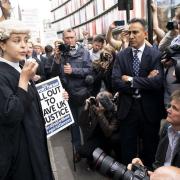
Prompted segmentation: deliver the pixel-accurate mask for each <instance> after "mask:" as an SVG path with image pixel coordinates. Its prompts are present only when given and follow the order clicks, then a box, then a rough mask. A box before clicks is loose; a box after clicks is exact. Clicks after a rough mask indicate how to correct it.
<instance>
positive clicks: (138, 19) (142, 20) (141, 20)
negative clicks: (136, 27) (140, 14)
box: [129, 18, 147, 29]
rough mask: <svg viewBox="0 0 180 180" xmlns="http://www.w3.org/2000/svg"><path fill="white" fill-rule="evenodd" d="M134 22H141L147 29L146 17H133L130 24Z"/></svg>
mask: <svg viewBox="0 0 180 180" xmlns="http://www.w3.org/2000/svg"><path fill="white" fill-rule="evenodd" d="M132 23H140V24H141V25H142V26H143V27H144V28H145V29H146V24H147V23H146V21H145V20H144V19H141V18H133V19H131V20H130V21H129V24H132Z"/></svg>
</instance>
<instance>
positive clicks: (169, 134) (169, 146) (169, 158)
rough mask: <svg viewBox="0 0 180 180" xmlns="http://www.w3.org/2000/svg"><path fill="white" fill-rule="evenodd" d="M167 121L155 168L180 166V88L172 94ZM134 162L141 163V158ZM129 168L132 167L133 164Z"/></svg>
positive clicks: (157, 152) (133, 162)
mask: <svg viewBox="0 0 180 180" xmlns="http://www.w3.org/2000/svg"><path fill="white" fill-rule="evenodd" d="M167 113H168V115H167V119H166V120H167V122H168V124H165V126H164V129H163V130H162V133H161V139H160V142H159V145H158V149H157V151H156V157H155V162H154V163H153V168H154V169H157V168H158V167H161V166H175V167H180V133H179V132H180V90H177V91H175V92H174V93H173V94H172V96H171V103H170V107H169V108H168V109H167ZM132 164H141V165H143V163H142V161H141V160H140V159H139V158H135V159H133V160H132ZM132 164H129V165H128V169H131V165H132Z"/></svg>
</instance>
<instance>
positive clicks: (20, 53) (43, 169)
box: [0, 20, 54, 180]
mask: <svg viewBox="0 0 180 180" xmlns="http://www.w3.org/2000/svg"><path fill="white" fill-rule="evenodd" d="M28 36H29V30H28V29H26V28H25V27H24V26H23V25H22V24H21V22H20V21H17V22H16V21H15V20H5V21H3V22H1V23H0V50H1V58H0V180H53V179H54V178H53V174H52V169H51V165H50V159H49V154H48V148H47V139H46V131H45V121H44V118H43V114H42V110H41V105H40V101H39V96H38V93H37V91H36V88H35V86H34V82H33V81H32V80H31V79H32V78H33V76H34V75H35V74H36V70H37V67H38V64H37V63H36V61H33V60H32V61H28V62H26V63H25V65H24V67H23V68H22V69H21V68H19V61H20V60H22V59H25V55H26V51H27V40H28Z"/></svg>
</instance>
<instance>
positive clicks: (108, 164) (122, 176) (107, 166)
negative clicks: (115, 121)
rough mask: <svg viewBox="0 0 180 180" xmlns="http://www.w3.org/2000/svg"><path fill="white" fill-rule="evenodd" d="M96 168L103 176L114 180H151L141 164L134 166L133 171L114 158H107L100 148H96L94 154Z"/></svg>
mask: <svg viewBox="0 0 180 180" xmlns="http://www.w3.org/2000/svg"><path fill="white" fill-rule="evenodd" d="M93 159H94V164H95V168H96V169H98V170H99V171H100V172H101V173H102V174H103V175H106V176H109V177H111V178H113V180H149V179H150V178H149V176H148V170H147V168H146V167H144V166H141V165H139V164H134V165H132V170H128V169H127V167H126V166H125V165H123V164H120V163H119V162H117V161H115V160H114V159H113V158H112V157H110V156H107V155H106V154H105V153H104V151H103V150H102V149H100V148H96V149H95V150H94V152H93Z"/></svg>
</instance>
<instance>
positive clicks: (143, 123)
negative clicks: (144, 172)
mask: <svg viewBox="0 0 180 180" xmlns="http://www.w3.org/2000/svg"><path fill="white" fill-rule="evenodd" d="M149 111H150V110H149ZM159 127H160V122H157V123H156V124H152V123H150V122H149V121H148V120H147V117H146V115H145V114H144V112H143V108H142V105H141V100H140V99H134V102H133V105H132V107H131V109H130V112H129V114H128V116H127V118H126V119H123V120H121V125H120V139H121V140H120V143H121V144H120V146H121V163H123V164H125V165H127V164H129V163H131V161H132V159H133V158H135V157H139V158H141V159H142V160H143V162H144V164H145V165H146V166H148V167H151V166H152V163H153V162H154V160H155V153H156V149H157V145H158V142H159V134H158V133H159Z"/></svg>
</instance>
